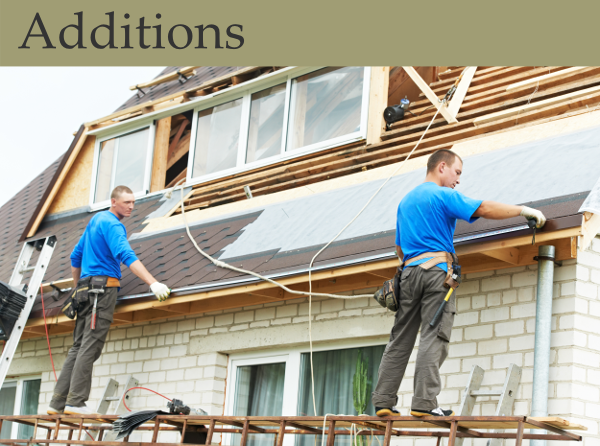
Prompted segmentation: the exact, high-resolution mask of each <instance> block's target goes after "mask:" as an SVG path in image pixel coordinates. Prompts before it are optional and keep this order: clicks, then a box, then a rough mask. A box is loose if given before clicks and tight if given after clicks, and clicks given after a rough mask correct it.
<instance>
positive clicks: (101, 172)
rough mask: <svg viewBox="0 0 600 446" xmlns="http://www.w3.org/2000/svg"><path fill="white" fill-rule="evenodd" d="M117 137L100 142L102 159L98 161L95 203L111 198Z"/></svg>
mask: <svg viewBox="0 0 600 446" xmlns="http://www.w3.org/2000/svg"><path fill="white" fill-rule="evenodd" d="M115 141H116V140H115V139H109V140H108V141H103V142H102V143H101V144H100V160H99V162H98V179H97V180H96V197H95V199H94V202H95V203H98V202H100V201H104V200H108V199H109V198H110V192H111V188H110V178H111V175H112V168H113V156H114V153H115Z"/></svg>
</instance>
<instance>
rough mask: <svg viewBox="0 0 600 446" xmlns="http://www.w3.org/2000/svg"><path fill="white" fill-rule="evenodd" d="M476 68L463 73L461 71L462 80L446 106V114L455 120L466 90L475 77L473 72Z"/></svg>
mask: <svg viewBox="0 0 600 446" xmlns="http://www.w3.org/2000/svg"><path fill="white" fill-rule="evenodd" d="M476 70H477V67H467V68H465V71H463V74H462V79H461V80H460V82H459V83H458V87H456V91H455V92H454V96H452V99H451V100H450V103H449V104H448V112H449V113H450V114H451V115H452V116H453V117H454V118H456V115H457V114H458V111H459V110H460V106H461V105H462V103H463V101H464V99H465V96H466V95H467V90H468V89H469V86H470V85H471V81H472V80H473V76H475V71H476Z"/></svg>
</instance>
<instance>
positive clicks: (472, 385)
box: [454, 364, 521, 446]
mask: <svg viewBox="0 0 600 446" xmlns="http://www.w3.org/2000/svg"><path fill="white" fill-rule="evenodd" d="M483 373H484V370H483V369H482V368H481V367H479V366H478V365H474V366H473V368H472V369H471V374H470V375H469V381H468V382H467V385H466V387H465V390H464V394H463V397H462V402H461V404H460V409H459V410H458V414H457V415H458V416H462V417H468V416H470V415H471V412H473V406H475V400H476V399H477V397H479V396H495V397H498V398H499V399H498V405H497V406H496V412H495V413H494V416H506V415H510V414H512V408H513V403H514V401H515V397H516V395H517V388H518V387H519V381H520V380H521V367H519V366H518V365H516V364H511V365H510V366H509V367H508V373H507V374H506V379H505V380H504V385H503V386H502V389H501V390H500V391H487V390H479V388H480V387H481V382H482V381H483ZM495 432H502V431H501V430H497V431H495ZM463 441H464V438H457V439H456V441H455V442H454V445H455V446H462V444H463ZM501 443H502V440H501V439H499V438H491V439H490V440H488V442H487V446H500V445H501Z"/></svg>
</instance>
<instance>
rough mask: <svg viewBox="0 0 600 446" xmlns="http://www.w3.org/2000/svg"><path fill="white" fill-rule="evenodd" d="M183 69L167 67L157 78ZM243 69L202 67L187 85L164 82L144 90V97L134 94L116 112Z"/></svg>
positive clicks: (175, 81) (177, 82)
mask: <svg viewBox="0 0 600 446" xmlns="http://www.w3.org/2000/svg"><path fill="white" fill-rule="evenodd" d="M180 68H181V67H166V68H165V69H164V70H162V71H161V72H160V73H159V74H158V75H157V76H156V77H159V76H163V75H165V74H169V73H172V72H174V71H177V70H178V69H180ZM242 68H243V67H200V68H196V70H195V71H196V74H195V75H193V76H191V77H189V78H188V80H187V81H186V82H185V83H181V82H179V80H174V81H170V82H164V83H162V84H158V85H154V86H152V87H148V88H144V89H143V90H144V93H145V94H144V95H140V94H137V93H136V94H134V95H133V96H132V97H130V98H129V99H128V100H127V102H125V103H124V104H122V105H121V106H120V107H119V108H117V109H116V110H115V111H119V110H125V109H127V108H129V107H133V106H134V105H139V104H143V103H144V102H148V101H154V100H156V99H160V98H162V97H164V96H168V95H170V94H173V93H178V92H183V91H185V90H187V89H189V88H193V87H198V86H199V85H201V84H202V83H203V82H206V81H209V80H211V79H214V78H217V77H220V76H224V75H226V74H229V73H233V72H235V71H238V70H240V69H242Z"/></svg>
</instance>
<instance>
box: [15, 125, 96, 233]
mask: <svg viewBox="0 0 600 446" xmlns="http://www.w3.org/2000/svg"><path fill="white" fill-rule="evenodd" d="M87 130H88V129H87V127H86V128H85V129H84V130H83V133H82V134H81V136H80V137H79V140H78V141H77V144H76V145H75V147H74V148H73V151H72V152H71V154H70V155H69V159H68V160H67V162H66V163H65V165H64V166H63V168H62V171H61V172H60V174H59V176H58V178H57V179H56V181H55V183H54V185H53V186H52V189H51V190H50V193H49V194H48V197H47V198H46V201H45V202H44V205H43V206H42V208H41V209H40V211H39V212H38V214H37V216H36V217H35V220H34V222H33V225H31V228H30V229H29V231H28V232H27V236H26V237H33V236H34V235H35V233H36V232H37V230H38V228H39V227H40V224H41V223H42V220H43V219H44V217H45V216H46V212H48V209H49V208H50V205H51V204H52V201H53V200H54V197H56V194H57V193H58V191H59V190H60V186H62V184H63V181H64V180H65V178H66V177H67V174H68V173H69V170H70V169H71V166H72V165H73V163H74V162H75V159H76V158H77V155H79V151H80V150H81V148H82V147H83V144H84V143H85V141H86V139H87Z"/></svg>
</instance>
